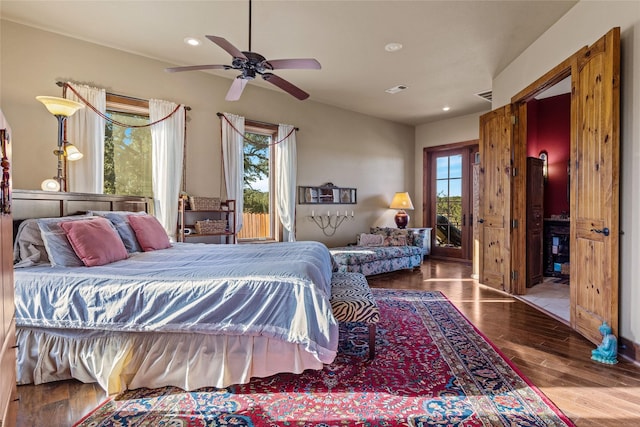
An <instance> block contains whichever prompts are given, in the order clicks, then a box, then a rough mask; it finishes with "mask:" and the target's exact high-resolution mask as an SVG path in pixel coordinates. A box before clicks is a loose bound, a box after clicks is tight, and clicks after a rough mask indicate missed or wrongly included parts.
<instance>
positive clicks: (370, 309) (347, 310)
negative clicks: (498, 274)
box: [330, 272, 380, 360]
mask: <svg viewBox="0 0 640 427" xmlns="http://www.w3.org/2000/svg"><path fill="white" fill-rule="evenodd" d="M330 302H331V309H332V311H333V315H334V317H335V318H336V320H337V321H338V322H361V323H366V324H367V325H368V326H369V359H368V360H372V359H373V358H374V357H375V355H376V323H378V321H379V320H380V311H379V310H378V305H377V304H376V301H375V299H373V295H372V294H371V289H369V283H367V279H366V278H365V277H364V274H362V273H350V272H334V273H333V276H332V277H331V299H330Z"/></svg>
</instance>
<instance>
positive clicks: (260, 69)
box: [165, 0, 321, 101]
mask: <svg viewBox="0 0 640 427" xmlns="http://www.w3.org/2000/svg"><path fill="white" fill-rule="evenodd" d="M206 37H207V38H208V39H209V40H211V41H212V42H214V43H215V44H217V45H218V46H220V47H221V48H222V49H224V50H226V51H227V52H228V53H229V54H230V55H231V56H232V57H233V60H232V61H231V65H191V66H186V67H172V68H166V69H165V71H167V72H169V73H175V72H178V71H196V70H238V71H240V72H241V74H240V75H239V76H237V77H236V78H235V80H234V81H233V83H232V84H231V87H230V88H229V91H228V92H227V96H226V97H225V99H226V100H227V101H237V100H238V99H240V95H242V91H243V90H244V87H245V86H246V85H247V83H248V82H249V80H253V79H255V78H256V75H257V74H259V75H261V76H262V78H263V79H264V80H266V81H267V82H269V83H271V84H272V85H274V86H277V87H279V88H280V89H282V90H284V91H285V92H287V93H289V94H290V95H292V96H294V97H296V98H298V99H299V100H301V101H302V100H304V99H307V98H308V97H309V94H308V93H307V92H305V91H303V90H302V89H300V88H299V87H297V86H295V85H294V84H292V83H290V82H288V81H287V80H285V79H283V78H282V77H278V76H277V75H275V74H273V73H271V71H273V70H285V69H290V70H293V69H298V70H301V69H305V70H319V69H320V68H321V67H320V63H319V62H318V61H317V60H315V59H313V58H298V59H266V58H265V57H264V56H262V55H260V54H259V53H257V52H252V51H251V0H249V50H248V51H241V50H240V49H238V48H236V47H235V46H234V45H232V44H231V43H229V42H228V41H227V40H226V39H224V38H222V37H218V36H206Z"/></svg>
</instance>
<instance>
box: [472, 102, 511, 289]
mask: <svg viewBox="0 0 640 427" xmlns="http://www.w3.org/2000/svg"><path fill="white" fill-rule="evenodd" d="M511 120H512V108H511V105H506V106H504V107H501V108H498V109H496V110H494V111H491V112H490V113H487V114H484V115H483V116H481V117H480V194H479V196H480V203H479V204H480V206H479V210H480V213H479V218H478V219H477V221H478V226H479V227H478V231H479V241H480V242H479V246H480V257H479V276H480V278H479V280H480V283H482V284H484V285H487V286H490V287H492V288H496V289H500V290H504V291H508V292H510V291H511V289H510V283H511V281H510V274H511V268H510V266H511V259H510V257H511V252H510V244H511V243H510V232H509V231H510V220H511V173H512V171H511V145H512V138H511V133H512V121H511Z"/></svg>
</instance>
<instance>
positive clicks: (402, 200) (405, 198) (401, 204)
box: [389, 191, 413, 210]
mask: <svg viewBox="0 0 640 427" xmlns="http://www.w3.org/2000/svg"><path fill="white" fill-rule="evenodd" d="M389 208H390V209H402V210H405V209H410V210H413V203H411V197H409V193H407V192H406V191H405V192H402V193H400V192H399V193H396V194H395V195H394V196H393V200H391V205H389Z"/></svg>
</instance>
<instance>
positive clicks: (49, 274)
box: [14, 192, 338, 394]
mask: <svg viewBox="0 0 640 427" xmlns="http://www.w3.org/2000/svg"><path fill="white" fill-rule="evenodd" d="M58 198H60V199H66V200H57V199H58ZM87 198H88V199H89V200H80V199H87ZM109 198H111V199H112V200H109V203H105V200H106V199H109ZM69 199H74V200H69ZM125 199H126V198H114V196H104V198H101V197H100V196H96V195H90V196H88V195H87V197H83V196H82V195H69V194H67V195H55V196H52V195H46V194H41V193H40V192H22V193H20V192H18V193H17V194H16V193H14V212H15V215H16V216H17V217H18V219H26V218H27V217H29V218H30V217H32V216H34V215H33V214H34V213H37V215H35V216H37V217H49V218H52V217H53V218H55V217H57V216H61V217H67V216H69V215H70V214H71V213H78V212H87V211H94V212H96V211H97V212H100V211H102V212H104V211H114V210H115V211H117V213H118V214H119V215H123V214H124V212H123V211H140V210H141V209H140V208H141V207H142V205H140V204H139V203H138V202H135V203H134V202H133V201H131V200H130V201H129V202H131V204H127V203H129V202H127V201H126V200H125ZM52 200H53V201H56V203H53V204H51V201H52ZM72 202H73V203H72ZM139 202H140V203H146V202H145V201H139ZM43 205H47V206H49V208H47V209H42V206H43ZM146 206H147V205H146V204H145V205H144V209H143V211H144V210H146ZM52 207H53V209H54V210H55V209H57V208H58V207H59V208H60V211H59V212H56V213H59V215H52V213H54V212H52V210H51V208H52ZM78 207H81V208H82V209H77V208H78ZM21 210H22V212H21ZM140 215H141V216H143V215H144V213H143V212H141V214H140ZM127 217H128V218H130V217H129V216H127ZM31 221H32V222H33V219H32V220H31ZM73 222H78V223H80V222H87V221H84V220H82V221H73ZM23 227H24V225H23ZM17 237H19V236H17ZM45 240H46V239H45ZM52 263H53V261H51V262H50V264H52ZM29 264H32V265H29ZM50 264H44V265H43V264H42V263H39V262H26V263H24V262H23V263H22V264H20V260H18V264H17V265H24V266H23V267H19V268H16V269H15V288H16V291H15V292H16V326H17V332H16V335H17V341H18V346H19V347H18V363H17V374H18V375H17V376H18V383H19V384H28V383H35V384H40V383H44V382H49V381H56V380H61V379H68V378H76V379H78V380H80V381H83V382H97V383H99V384H100V386H101V387H102V388H104V389H105V390H106V391H107V392H108V393H110V394H111V393H117V392H120V391H123V390H125V389H127V388H130V389H133V388H139V387H149V388H155V387H161V386H166V385H173V386H177V387H180V388H182V389H185V390H195V389H198V388H201V387H205V386H214V387H226V386H229V385H231V384H237V383H246V382H248V381H250V379H251V378H253V377H266V376H270V375H273V374H276V373H279V372H291V373H300V372H302V371H304V370H306V369H321V368H322V366H323V365H324V364H326V363H331V362H332V361H333V359H334V357H335V355H336V349H337V339H338V330H337V322H336V320H335V318H334V317H333V315H332V313H331V305H330V303H329V298H330V282H331V274H332V265H331V256H330V254H329V252H328V250H327V248H326V247H325V246H324V245H323V244H321V243H318V242H294V243H277V244H268V245H264V244H262V245H205V244H187V243H174V244H172V245H171V247H169V248H166V249H158V250H148V251H140V252H132V253H128V254H127V256H126V258H124V259H120V260H117V261H114V262H109V263H107V264H103V265H96V266H91V267H87V266H73V267H61V266H60V265H55V266H52V265H50Z"/></svg>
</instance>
